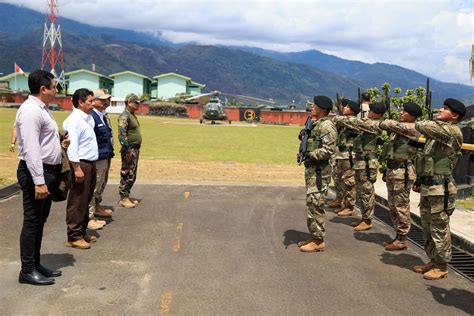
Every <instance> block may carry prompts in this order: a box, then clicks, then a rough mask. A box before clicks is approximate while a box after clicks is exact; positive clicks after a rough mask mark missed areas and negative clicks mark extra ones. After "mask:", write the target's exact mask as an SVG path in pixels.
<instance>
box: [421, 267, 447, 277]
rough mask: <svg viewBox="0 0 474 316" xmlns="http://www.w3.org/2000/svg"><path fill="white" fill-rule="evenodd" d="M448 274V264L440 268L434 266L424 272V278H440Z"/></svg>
mask: <svg viewBox="0 0 474 316" xmlns="http://www.w3.org/2000/svg"><path fill="white" fill-rule="evenodd" d="M446 276H448V268H447V267H446V266H444V267H439V268H432V269H431V270H429V271H427V272H425V273H423V278H424V279H427V280H439V279H442V278H445V277H446Z"/></svg>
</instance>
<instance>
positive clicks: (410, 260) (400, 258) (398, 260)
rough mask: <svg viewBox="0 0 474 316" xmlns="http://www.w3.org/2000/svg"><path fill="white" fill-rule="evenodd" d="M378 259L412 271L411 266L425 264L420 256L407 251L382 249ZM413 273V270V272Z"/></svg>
mask: <svg viewBox="0 0 474 316" xmlns="http://www.w3.org/2000/svg"><path fill="white" fill-rule="evenodd" d="M380 261H382V262H383V263H385V264H388V265H392V266H397V267H400V268H404V269H407V270H410V271H412V269H413V266H415V265H420V264H425V263H424V262H423V260H421V258H420V257H417V256H414V255H411V254H408V253H400V252H398V253H392V252H387V251H384V252H383V253H382V254H381V255H380ZM413 273H415V272H413Z"/></svg>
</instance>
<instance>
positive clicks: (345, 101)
mask: <svg viewBox="0 0 474 316" xmlns="http://www.w3.org/2000/svg"><path fill="white" fill-rule="evenodd" d="M348 102H349V99H346V98H344V99H342V100H341V104H342V105H343V106H346V105H347V103H348Z"/></svg>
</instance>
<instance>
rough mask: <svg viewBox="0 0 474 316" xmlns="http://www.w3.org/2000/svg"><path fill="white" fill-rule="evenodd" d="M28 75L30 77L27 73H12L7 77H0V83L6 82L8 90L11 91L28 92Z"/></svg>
mask: <svg viewBox="0 0 474 316" xmlns="http://www.w3.org/2000/svg"><path fill="white" fill-rule="evenodd" d="M29 75H30V73H29V72H24V73H18V72H13V73H11V74H9V75H6V76H3V77H0V81H6V82H8V88H9V89H10V90H12V91H23V92H30V88H28V76H29Z"/></svg>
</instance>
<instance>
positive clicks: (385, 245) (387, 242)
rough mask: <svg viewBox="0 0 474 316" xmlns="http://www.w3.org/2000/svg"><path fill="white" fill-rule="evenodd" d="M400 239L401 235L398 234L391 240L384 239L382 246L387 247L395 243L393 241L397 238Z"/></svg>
mask: <svg viewBox="0 0 474 316" xmlns="http://www.w3.org/2000/svg"><path fill="white" fill-rule="evenodd" d="M398 239H399V235H398V234H397V236H395V238H393V239H392V240H390V241H384V242H383V243H382V246H384V247H387V246H388V245H390V244H393V242H394V241H395V240H398Z"/></svg>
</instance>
